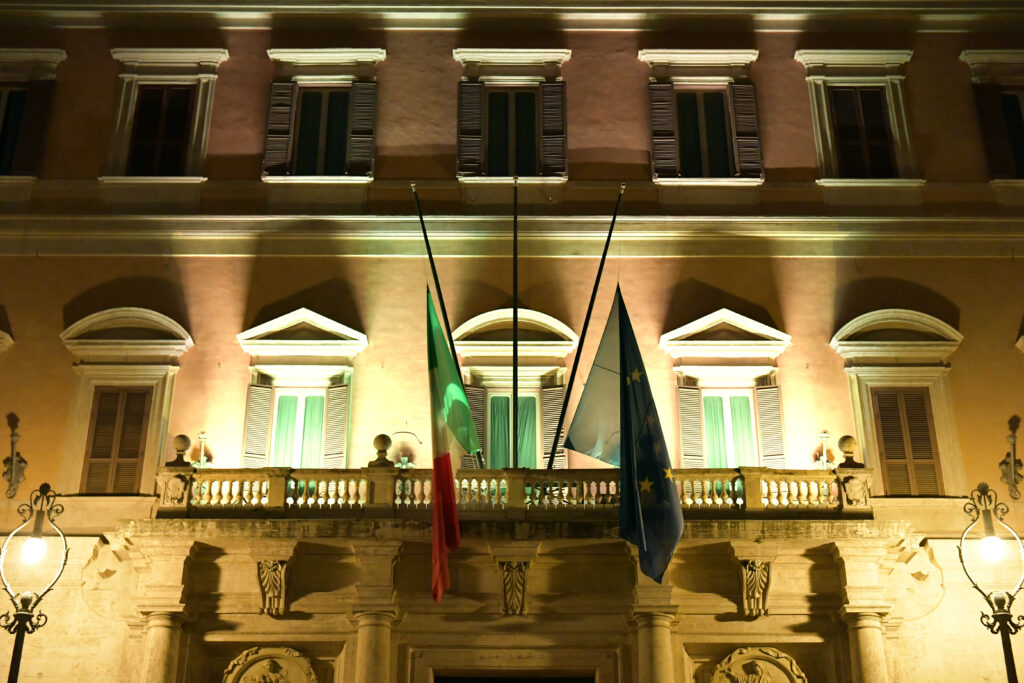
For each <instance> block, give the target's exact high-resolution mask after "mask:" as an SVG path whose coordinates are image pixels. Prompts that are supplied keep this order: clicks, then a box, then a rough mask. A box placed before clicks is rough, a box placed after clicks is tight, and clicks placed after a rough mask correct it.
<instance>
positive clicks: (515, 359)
mask: <svg viewBox="0 0 1024 683" xmlns="http://www.w3.org/2000/svg"><path fill="white" fill-rule="evenodd" d="M512 467H513V468H516V467H519V177H518V176H515V177H513V178H512Z"/></svg>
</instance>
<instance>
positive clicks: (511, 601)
mask: <svg viewBox="0 0 1024 683" xmlns="http://www.w3.org/2000/svg"><path fill="white" fill-rule="evenodd" d="M498 566H499V567H500V568H501V613H502V614H506V615H513V616H521V615H523V614H525V613H526V571H527V570H528V569H529V568H530V563H529V562H516V561H506V562H499V563H498Z"/></svg>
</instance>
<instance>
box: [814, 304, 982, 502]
mask: <svg viewBox="0 0 1024 683" xmlns="http://www.w3.org/2000/svg"><path fill="white" fill-rule="evenodd" d="M884 329H896V330H909V331H913V332H918V333H922V334H926V335H929V336H932V337H935V338H936V339H935V340H934V341H857V340H855V339H854V338H855V337H857V336H858V335H861V334H863V333H865V332H870V331H875V330H884ZM962 340H963V335H961V334H960V333H959V332H958V331H957V330H955V329H953V327H951V326H950V325H948V324H946V323H944V322H942V321H941V320H939V319H938V318H934V317H932V316H930V315H927V314H925V313H920V312H918V311H910V310H906V309H892V308H890V309H880V310H877V311H872V312H870V313H865V314H864V315H861V316H858V317H856V318H854V319H853V320H851V321H850V322H848V323H846V324H845V325H843V326H842V327H841V328H840V329H839V331H838V332H836V333H835V335H834V336H833V337H832V341H831V343H830V344H831V346H832V348H833V349H834V350H835V351H836V353H838V354H839V355H840V356H842V357H843V359H844V360H845V361H846V375H847V380H848V382H849V386H850V398H851V401H852V404H853V418H854V428H855V429H856V434H857V442H858V443H859V444H860V450H861V453H862V454H863V458H864V463H865V464H866V465H867V466H868V467H871V468H872V469H873V479H872V483H873V485H874V487H875V489H874V490H875V491H884V490H885V487H884V483H883V479H882V469H881V467H882V463H881V462H880V461H879V449H878V442H879V439H878V433H877V426H876V425H875V418H874V407H873V404H872V398H871V392H872V390H873V389H884V388H925V389H928V397H929V400H930V401H931V407H932V418H933V420H934V427H935V441H936V449H937V451H938V452H937V458H938V461H939V469H940V472H941V478H942V484H943V489H944V494H945V495H958V494H959V493H962V492H965V491H966V490H967V488H966V481H967V480H966V476H965V473H964V462H963V456H962V454H961V452H960V436H959V433H958V430H957V426H956V416H955V415H954V412H953V391H952V387H951V386H950V381H949V372H950V367H949V357H950V356H952V355H953V353H955V352H956V350H957V349H958V348H959V346H960V342H961V341H962Z"/></svg>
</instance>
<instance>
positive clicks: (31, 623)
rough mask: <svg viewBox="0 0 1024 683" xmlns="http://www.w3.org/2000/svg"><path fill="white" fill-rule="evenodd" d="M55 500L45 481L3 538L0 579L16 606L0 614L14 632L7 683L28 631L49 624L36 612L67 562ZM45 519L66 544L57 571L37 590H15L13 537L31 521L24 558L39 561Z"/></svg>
mask: <svg viewBox="0 0 1024 683" xmlns="http://www.w3.org/2000/svg"><path fill="white" fill-rule="evenodd" d="M56 500H57V494H56V493H54V491H53V489H51V488H50V485H49V484H42V485H41V486H40V487H39V488H38V489H36V490H35V491H33V492H32V495H31V496H29V500H28V502H27V503H22V504H21V505H19V506H18V514H19V515H21V519H22V522H21V526H19V527H18V528H16V529H15V530H14V531H12V532H11V533H10V534H8V536H7V538H6V540H4V544H3V547H2V548H0V580H2V581H3V584H4V589H5V590H6V591H7V595H8V596H10V598H11V604H12V605H13V606H14V614H13V616H12V615H11V613H10V612H6V613H4V614H3V615H2V616H0V627H2V628H3V629H4V630H6V631H7V632H8V633H13V634H14V650H13V651H12V652H11V668H10V672H9V673H8V674H7V683H17V680H18V672H19V671H20V670H21V650H22V647H24V645H25V634H26V633H35V631H36V629H38V628H41V627H42V626H43V625H44V624H46V615H45V614H43V613H42V612H36V607H38V606H39V603H40V602H41V601H42V599H43V596H44V595H46V594H47V593H49V592H50V589H52V588H53V585H54V584H55V583H57V579H59V578H60V575H61V574H63V573H64V567H65V566H66V565H67V563H68V541H67V539H66V538H64V533H63V532H62V531H61V530H60V527H59V526H57V524H56V522H54V520H55V519H56V518H57V516H58V515H60V514H61V513H62V512H64V506H63V505H61V504H60V503H57V502H56ZM44 519H45V520H46V521H47V522H49V524H50V526H51V527H52V528H53V530H54V531H55V532H57V536H59V537H60V541H61V544H62V545H63V548H62V551H61V558H60V566H59V567H58V568H57V574H56V575H55V576H54V577H53V580H51V581H50V583H49V585H47V586H46V588H44V589H43V590H42V592H40V593H38V594H37V593H33V592H32V591H21V592H19V593H15V591H14V589H13V588H11V583H10V581H8V580H7V572H6V569H7V550H8V548H9V547H10V544H11V539H12V538H14V537H15V536H16V535H17V534H18V532H20V531H21V530H22V529H24V528H25V527H27V526H28V525H29V523H31V524H32V532H31V534H30V535H29V537H28V538H26V539H25V541H24V542H23V543H22V545H21V561H22V562H24V563H25V564H38V563H39V561H40V560H42V559H43V557H44V556H45V555H46V549H47V548H46V540H45V539H43V520H44Z"/></svg>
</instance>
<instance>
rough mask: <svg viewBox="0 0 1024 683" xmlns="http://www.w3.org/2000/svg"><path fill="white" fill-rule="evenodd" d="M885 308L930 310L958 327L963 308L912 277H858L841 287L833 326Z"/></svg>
mask: <svg viewBox="0 0 1024 683" xmlns="http://www.w3.org/2000/svg"><path fill="white" fill-rule="evenodd" d="M839 279H840V281H841V280H842V278H839ZM882 308H905V309H908V310H911V311H917V312H919V313H927V314H928V315H930V316H933V317H935V318H938V319H939V320H941V321H943V322H944V323H947V324H949V325H950V326H951V327H953V328H954V329H959V326H960V308H959V307H958V306H957V305H956V304H954V303H953V302H952V301H950V300H949V299H947V298H946V297H944V296H942V295H941V294H939V293H938V292H936V291H934V290H932V289H929V288H928V287H925V286H923V285H920V284H917V283H916V282H911V281H909V280H901V279H899V278H892V277H876V278H867V279H864V280H855V281H853V282H850V283H848V284H845V285H842V286H840V287H838V288H837V291H836V308H835V326H834V328H833V329H836V330H838V329H839V328H840V327H842V326H843V325H845V324H846V323H848V322H850V321H851V320H853V319H854V318H856V317H857V316H859V315H863V314H865V313H870V312H871V311H877V310H879V309H882Z"/></svg>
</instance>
